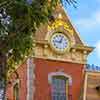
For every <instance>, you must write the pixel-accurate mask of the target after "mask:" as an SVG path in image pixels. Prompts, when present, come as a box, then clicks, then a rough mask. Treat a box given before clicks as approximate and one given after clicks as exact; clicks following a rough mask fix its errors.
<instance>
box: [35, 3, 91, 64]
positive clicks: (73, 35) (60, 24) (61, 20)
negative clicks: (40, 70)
mask: <svg viewBox="0 0 100 100" xmlns="http://www.w3.org/2000/svg"><path fill="white" fill-rule="evenodd" d="M35 35H36V36H35V41H34V44H33V46H34V50H35V57H38V58H44V59H51V60H60V61H69V62H74V63H86V61H87V55H88V54H89V53H90V52H91V51H92V50H93V48H92V47H88V46H87V45H85V44H84V43H83V42H82V40H81V39H80V37H79V34H78V32H77V31H76V30H75V28H74V27H73V25H72V23H71V22H70V20H69V18H68V16H67V15H66V13H65V12H64V9H63V7H62V6H61V5H58V6H57V7H56V9H55V10H54V12H53V13H52V16H51V17H50V20H49V21H48V23H46V24H45V25H43V24H41V26H40V27H39V29H37V31H36V34H35ZM61 37H63V41H62V44H60V43H56V42H57V41H58V40H59V39H60V38H61ZM52 38H53V39H52ZM67 38H68V47H67V45H66V44H67V40H66V39H67ZM57 39H58V40H57ZM52 41H56V42H55V43H52ZM58 42H60V40H59V41H58ZM55 45H56V46H55ZM64 46H65V47H66V48H65V47H64ZM56 48H57V50H56ZM63 49H64V50H63ZM61 50H62V51H61ZM58 51H59V52H58ZM60 51H61V52H60ZM63 51H64V52H63Z"/></svg>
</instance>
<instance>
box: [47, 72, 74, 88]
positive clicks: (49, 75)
mask: <svg viewBox="0 0 100 100" xmlns="http://www.w3.org/2000/svg"><path fill="white" fill-rule="evenodd" d="M53 76H64V77H65V78H67V79H68V80H69V85H70V86H72V77H71V76H70V75H68V74H66V73H64V72H51V73H49V74H48V82H49V84H51V82H52V77H53Z"/></svg>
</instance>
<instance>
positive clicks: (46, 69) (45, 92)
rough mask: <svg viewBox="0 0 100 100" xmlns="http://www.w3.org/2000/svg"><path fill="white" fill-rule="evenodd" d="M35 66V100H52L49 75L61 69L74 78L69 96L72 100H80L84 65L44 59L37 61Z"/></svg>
mask: <svg viewBox="0 0 100 100" xmlns="http://www.w3.org/2000/svg"><path fill="white" fill-rule="evenodd" d="M35 64H36V68H35V74H36V80H35V86H36V92H35V100H50V88H49V86H50V85H49V83H48V74H49V73H51V72H57V71H58V70H60V69H61V70H62V69H64V73H66V74H68V75H70V76H71V77H72V87H70V93H69V94H71V95H72V100H78V98H79V95H80V88H81V85H82V82H83V73H82V72H83V65H81V64H75V63H68V62H60V61H52V60H43V59H36V60H35Z"/></svg>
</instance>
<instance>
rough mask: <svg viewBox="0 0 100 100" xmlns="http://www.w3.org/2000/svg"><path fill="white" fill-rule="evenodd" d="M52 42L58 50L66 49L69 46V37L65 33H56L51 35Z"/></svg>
mask: <svg viewBox="0 0 100 100" xmlns="http://www.w3.org/2000/svg"><path fill="white" fill-rule="evenodd" d="M51 44H52V46H53V47H54V49H56V50H58V51H65V50H66V48H67V47H68V44H69V43H68V38H67V37H66V35H64V34H63V33H55V34H54V35H53V36H52V37H51Z"/></svg>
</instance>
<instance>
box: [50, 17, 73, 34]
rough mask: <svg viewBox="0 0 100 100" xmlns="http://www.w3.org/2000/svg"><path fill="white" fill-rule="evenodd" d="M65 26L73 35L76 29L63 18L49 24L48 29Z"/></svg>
mask: <svg viewBox="0 0 100 100" xmlns="http://www.w3.org/2000/svg"><path fill="white" fill-rule="evenodd" d="M61 26H63V27H64V29H65V30H67V31H68V33H70V34H71V35H73V33H74V31H73V29H71V28H70V26H69V24H68V23H65V22H64V21H62V20H61V19H56V20H55V22H54V23H53V24H52V25H48V31H50V30H55V29H57V28H59V27H61Z"/></svg>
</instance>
